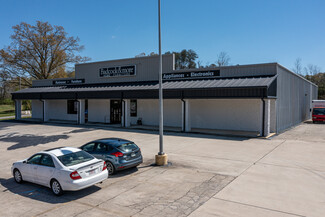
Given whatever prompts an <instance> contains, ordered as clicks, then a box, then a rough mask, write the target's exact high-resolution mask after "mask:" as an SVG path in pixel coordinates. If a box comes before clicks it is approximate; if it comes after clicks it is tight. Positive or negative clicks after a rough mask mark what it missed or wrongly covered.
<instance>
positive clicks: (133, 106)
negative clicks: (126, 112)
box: [130, 100, 137, 117]
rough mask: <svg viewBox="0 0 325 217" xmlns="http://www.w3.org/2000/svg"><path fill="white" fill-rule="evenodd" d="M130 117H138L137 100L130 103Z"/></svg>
mask: <svg viewBox="0 0 325 217" xmlns="http://www.w3.org/2000/svg"><path fill="white" fill-rule="evenodd" d="M130 115H131V117H136V116H137V100H131V101H130Z"/></svg>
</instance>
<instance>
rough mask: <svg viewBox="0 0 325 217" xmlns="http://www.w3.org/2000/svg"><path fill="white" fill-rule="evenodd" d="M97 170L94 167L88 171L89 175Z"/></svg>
mask: <svg viewBox="0 0 325 217" xmlns="http://www.w3.org/2000/svg"><path fill="white" fill-rule="evenodd" d="M95 172H96V169H94V170H90V171H88V174H89V175H93V174H95Z"/></svg>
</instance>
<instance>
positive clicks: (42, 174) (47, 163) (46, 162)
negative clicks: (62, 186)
mask: <svg viewBox="0 0 325 217" xmlns="http://www.w3.org/2000/svg"><path fill="white" fill-rule="evenodd" d="M54 172H55V165H54V162H53V159H52V157H51V156H50V155H48V154H42V158H41V161H40V164H39V166H38V169H37V179H38V181H39V184H41V185H45V186H49V185H50V181H51V178H52V176H53V174H54Z"/></svg>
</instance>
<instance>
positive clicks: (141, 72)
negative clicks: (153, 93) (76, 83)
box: [75, 55, 174, 84]
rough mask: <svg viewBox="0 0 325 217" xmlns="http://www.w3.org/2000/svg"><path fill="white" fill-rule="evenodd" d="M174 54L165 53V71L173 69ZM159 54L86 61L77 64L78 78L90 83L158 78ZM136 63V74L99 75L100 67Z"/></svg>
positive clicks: (152, 79)
mask: <svg viewBox="0 0 325 217" xmlns="http://www.w3.org/2000/svg"><path fill="white" fill-rule="evenodd" d="M173 59H174V57H173V55H163V72H171V71H172V70H173V67H174V66H173V62H174V60H173ZM158 61H159V58H158V56H152V57H139V58H132V59H122V60H115V61H114V60H112V61H104V62H95V63H86V64H79V65H76V66H75V69H76V79H81V78H84V79H85V82H86V83H88V84H90V83H92V84H93V83H114V82H136V81H154V80H158ZM128 65H136V75H135V76H125V77H109V78H103V77H99V69H100V68H104V67H117V66H128Z"/></svg>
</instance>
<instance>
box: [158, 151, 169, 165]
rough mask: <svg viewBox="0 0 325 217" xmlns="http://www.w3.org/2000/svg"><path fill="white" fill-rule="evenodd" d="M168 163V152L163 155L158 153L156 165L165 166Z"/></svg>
mask: <svg viewBox="0 0 325 217" xmlns="http://www.w3.org/2000/svg"><path fill="white" fill-rule="evenodd" d="M167 163H168V156H167V154H163V155H159V154H158V155H156V165H157V166H165V165H167Z"/></svg>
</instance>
